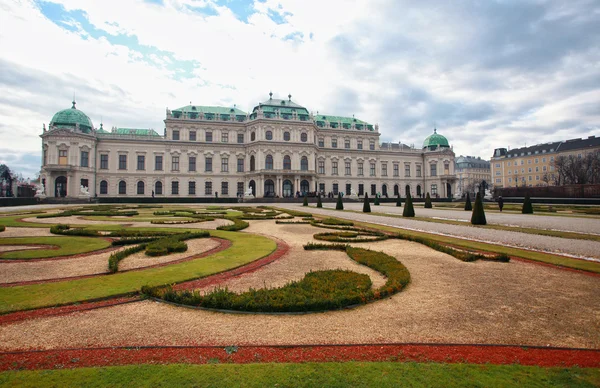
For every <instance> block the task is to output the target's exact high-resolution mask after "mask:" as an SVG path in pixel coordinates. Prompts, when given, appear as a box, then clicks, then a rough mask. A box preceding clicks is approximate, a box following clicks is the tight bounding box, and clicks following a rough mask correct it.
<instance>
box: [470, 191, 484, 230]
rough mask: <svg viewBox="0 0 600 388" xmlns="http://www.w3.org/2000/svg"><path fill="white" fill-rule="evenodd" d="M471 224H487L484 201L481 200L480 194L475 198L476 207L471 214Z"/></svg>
mask: <svg viewBox="0 0 600 388" xmlns="http://www.w3.org/2000/svg"><path fill="white" fill-rule="evenodd" d="M471 224H473V225H485V224H487V221H486V219H485V211H484V210H483V201H482V200H481V195H480V194H479V193H477V196H475V206H473V213H472V214H471Z"/></svg>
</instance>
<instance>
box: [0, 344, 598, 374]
mask: <svg viewBox="0 0 600 388" xmlns="http://www.w3.org/2000/svg"><path fill="white" fill-rule="evenodd" d="M227 350H229V353H230V354H228V352H227ZM217 360H218V361H219V362H227V363H238V364H248V363H257V362H291V363H298V362H344V361H398V362H407V361H413V362H443V363H470V364H485V363H491V364H520V365H538V366H543V367H550V366H559V367H570V366H575V365H577V366H579V367H586V368H597V367H600V351H598V350H588V349H561V348H542V347H519V346H494V345H438V344H386V345H315V346H310V345H306V346H240V347H238V348H235V349H231V348H230V349H227V348H224V347H209V346H191V347H141V348H140V347H131V348H127V347H118V348H92V349H61V350H43V351H22V352H4V353H0V370H3V371H4V370H20V369H63V368H68V369H71V368H79V367H98V366H109V365H129V364H170V363H191V364H206V363H208V362H209V361H210V362H215V361H217Z"/></svg>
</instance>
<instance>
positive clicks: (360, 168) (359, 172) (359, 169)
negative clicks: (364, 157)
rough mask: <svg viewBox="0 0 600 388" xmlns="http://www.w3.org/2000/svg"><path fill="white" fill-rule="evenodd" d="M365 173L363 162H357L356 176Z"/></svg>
mask: <svg viewBox="0 0 600 388" xmlns="http://www.w3.org/2000/svg"><path fill="white" fill-rule="evenodd" d="M364 174H365V169H364V164H363V163H358V176H363V175H364Z"/></svg>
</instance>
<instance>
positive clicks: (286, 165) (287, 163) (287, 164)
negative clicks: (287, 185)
mask: <svg viewBox="0 0 600 388" xmlns="http://www.w3.org/2000/svg"><path fill="white" fill-rule="evenodd" d="M283 169H284V170H291V169H292V158H290V156H289V155H286V156H284V157H283Z"/></svg>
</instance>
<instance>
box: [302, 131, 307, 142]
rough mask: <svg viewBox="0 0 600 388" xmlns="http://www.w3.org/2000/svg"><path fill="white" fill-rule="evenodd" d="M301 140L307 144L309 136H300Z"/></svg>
mask: <svg viewBox="0 0 600 388" xmlns="http://www.w3.org/2000/svg"><path fill="white" fill-rule="evenodd" d="M300 140H302V141H303V142H304V143H306V141H307V140H308V135H307V134H306V133H303V134H302V135H300Z"/></svg>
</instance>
